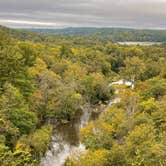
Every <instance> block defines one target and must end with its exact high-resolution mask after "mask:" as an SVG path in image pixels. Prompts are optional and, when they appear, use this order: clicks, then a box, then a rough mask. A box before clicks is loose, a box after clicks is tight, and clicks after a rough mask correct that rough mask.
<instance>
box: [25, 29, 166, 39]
mask: <svg viewBox="0 0 166 166" xmlns="http://www.w3.org/2000/svg"><path fill="white" fill-rule="evenodd" d="M27 30H29V31H33V32H40V33H43V34H53V35H67V36H70V35H82V36H89V35H90V36H100V37H103V38H105V39H112V40H113V41H121V42H122V41H149V42H165V41H166V30H138V29H126V28H64V29H27Z"/></svg>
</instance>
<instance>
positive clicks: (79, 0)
mask: <svg viewBox="0 0 166 166" xmlns="http://www.w3.org/2000/svg"><path fill="white" fill-rule="evenodd" d="M165 18H166V0H36V1H35V0H28V1H27V0H0V24H2V25H7V26H15V27H17V26H18V27H26V26H28V27H31V26H34V27H66V26H97V27H111V26H114V27H116V26H117V27H134V28H166V22H165Z"/></svg>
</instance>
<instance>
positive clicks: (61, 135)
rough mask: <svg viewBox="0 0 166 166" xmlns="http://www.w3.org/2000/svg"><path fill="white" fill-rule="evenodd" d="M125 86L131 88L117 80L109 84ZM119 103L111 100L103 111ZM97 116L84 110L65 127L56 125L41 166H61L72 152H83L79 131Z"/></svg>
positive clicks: (130, 84)
mask: <svg viewBox="0 0 166 166" xmlns="http://www.w3.org/2000/svg"><path fill="white" fill-rule="evenodd" d="M115 84H118V85H120V84H125V85H127V86H132V83H131V82H128V81H122V80H119V81H117V82H113V83H111V84H109V86H111V85H115ZM118 102H120V99H119V98H115V99H112V100H110V101H109V102H108V104H107V106H106V107H105V108H104V110H102V111H105V110H106V109H108V108H109V107H110V106H111V105H112V104H115V103H118ZM97 117H98V114H96V115H95V114H94V112H93V109H88V108H87V109H86V110H84V111H83V113H82V114H78V115H77V116H76V118H75V119H74V120H72V121H71V122H70V123H68V124H66V125H58V126H56V128H55V129H54V132H53V135H52V139H51V143H50V146H49V150H48V151H47V152H46V155H45V157H44V158H43V159H42V164H41V165H42V166H62V164H63V163H64V161H65V159H66V158H67V157H68V156H70V154H72V153H73V152H74V151H76V150H79V151H85V150H86V149H85V146H84V145H83V144H81V142H80V135H79V133H80V129H81V128H83V127H85V126H86V125H87V124H88V123H89V122H90V121H92V120H95V119H96V118H97Z"/></svg>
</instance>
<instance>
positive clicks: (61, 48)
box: [0, 26, 166, 166]
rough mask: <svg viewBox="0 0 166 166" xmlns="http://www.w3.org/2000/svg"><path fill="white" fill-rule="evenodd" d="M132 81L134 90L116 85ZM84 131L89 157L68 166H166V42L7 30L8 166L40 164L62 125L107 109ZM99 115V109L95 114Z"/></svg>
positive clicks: (0, 159)
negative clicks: (85, 113)
mask: <svg viewBox="0 0 166 166" xmlns="http://www.w3.org/2000/svg"><path fill="white" fill-rule="evenodd" d="M119 79H124V80H127V81H132V82H133V84H134V87H133V88H130V87H128V86H125V85H112V86H109V84H110V83H111V82H114V81H118V80H119ZM117 97H118V98H120V102H118V103H116V104H113V105H112V106H111V107H109V108H108V109H106V110H105V111H103V112H101V113H100V115H99V116H98V118H96V119H95V120H93V121H91V122H90V123H89V124H88V125H87V126H85V127H84V128H82V129H81V131H80V140H81V142H82V143H83V144H84V145H85V147H86V150H85V151H83V152H82V151H77V152H76V153H73V154H72V155H70V156H68V158H67V159H66V160H65V162H64V164H63V166H165V165H166V139H165V138H166V44H165V43H162V44H160V45H151V46H139V45H132V46H126V45H119V44H117V43H115V42H113V40H112V39H111V38H110V37H109V38H107V37H105V38H104V37H100V36H98V35H88V36H84V35H83V36H81V35H74V36H63V35H55V36H54V35H47V34H39V33H35V32H28V31H24V30H14V29H9V28H6V27H3V26H0V165H1V166H40V165H41V160H42V158H43V157H44V156H45V154H46V152H47V150H48V149H49V145H50V141H51V135H52V132H53V130H54V127H55V125H56V124H52V123H50V122H51V121H56V123H58V124H62V125H68V124H69V123H70V121H72V120H73V119H75V118H76V115H77V114H78V113H80V112H83V111H85V110H86V109H85V108H89V109H90V108H91V107H92V106H93V107H97V106H99V105H102V106H103V107H106V105H107V102H106V101H109V100H111V99H113V98H117ZM94 111H96V110H94Z"/></svg>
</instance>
